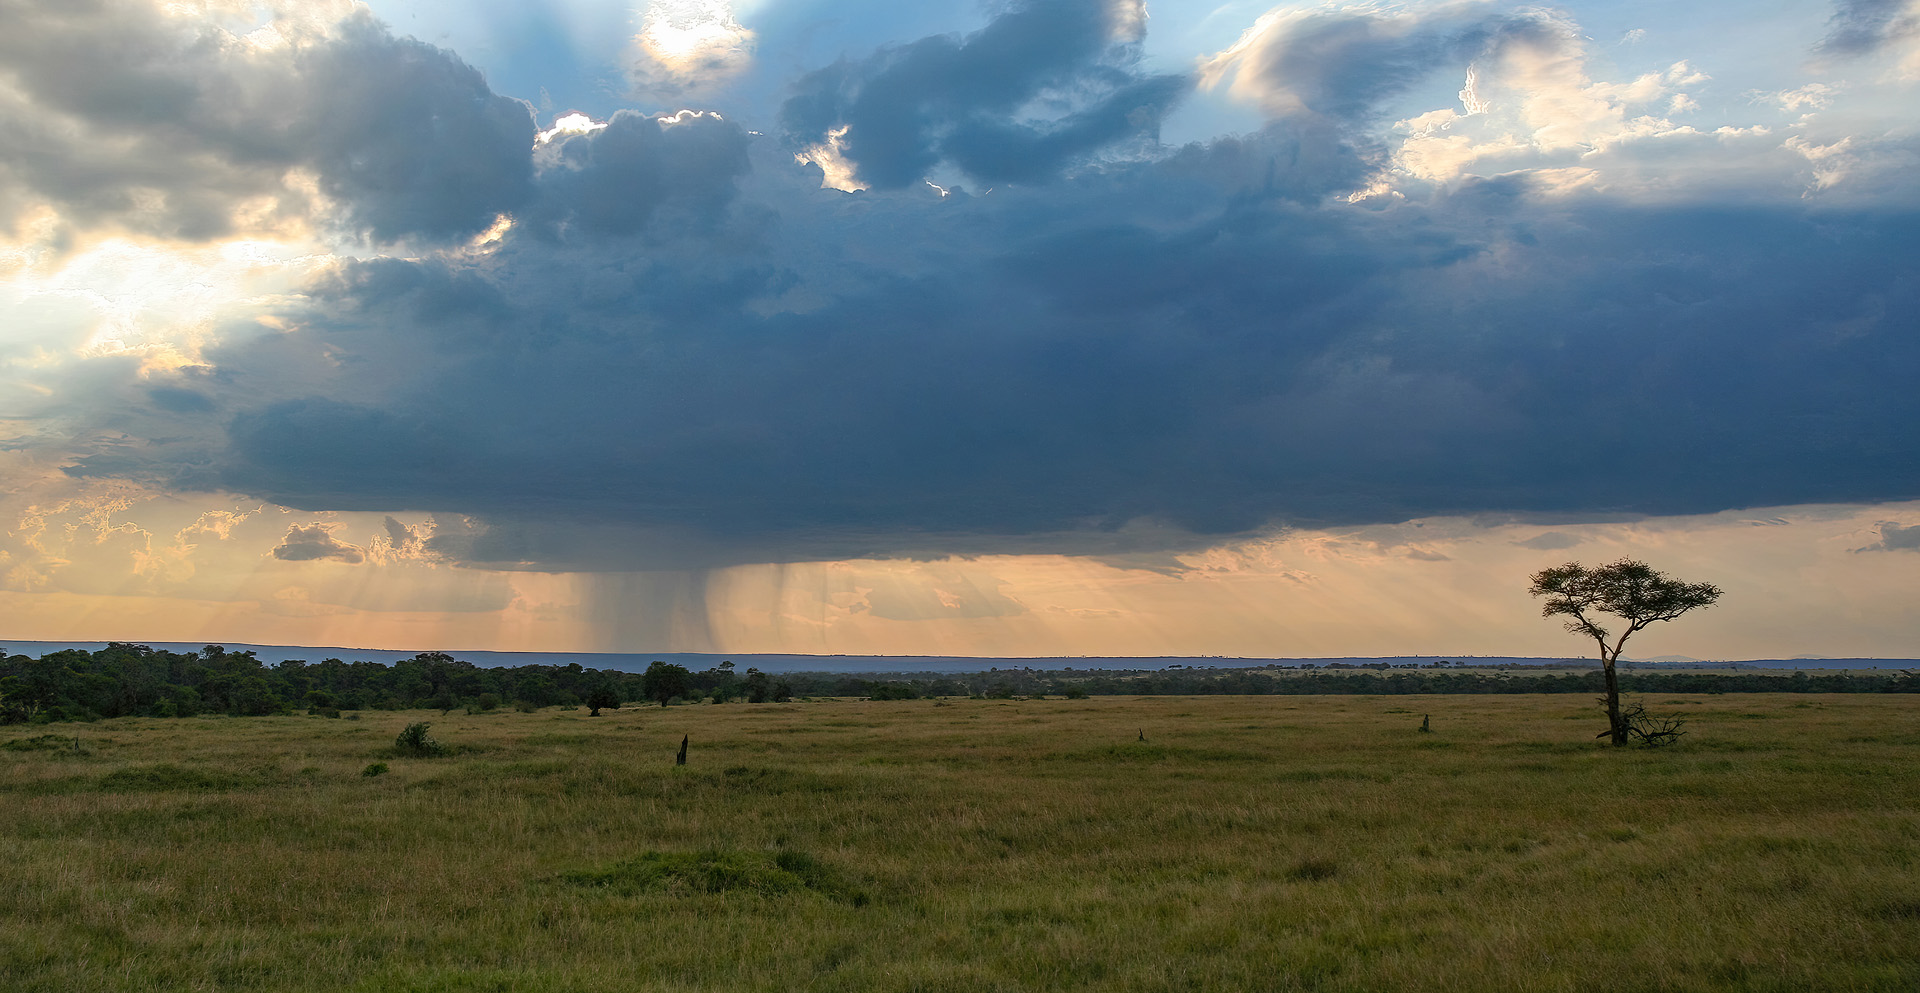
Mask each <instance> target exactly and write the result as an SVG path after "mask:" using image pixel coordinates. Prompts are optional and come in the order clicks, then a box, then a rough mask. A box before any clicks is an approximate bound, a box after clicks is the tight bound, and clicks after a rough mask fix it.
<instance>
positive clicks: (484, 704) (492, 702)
mask: <svg viewBox="0 0 1920 993" xmlns="http://www.w3.org/2000/svg"><path fill="white" fill-rule="evenodd" d="M477 702H478V703H479V704H480V710H481V712H482V713H485V712H486V711H489V710H499V709H500V694H498V693H482V694H480V699H479V700H478V701H477Z"/></svg>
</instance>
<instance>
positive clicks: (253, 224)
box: [0, 0, 533, 242]
mask: <svg viewBox="0 0 1920 993" xmlns="http://www.w3.org/2000/svg"><path fill="white" fill-rule="evenodd" d="M321 6H322V7H323V8H325V6H326V5H321ZM16 13H17V14H19V15H20V16H19V18H18V19H17V20H14V21H13V22H12V23H11V24H10V26H9V31H8V37H9V41H8V42H7V43H5V44H0V69H4V70H5V77H6V79H5V82H3V83H0V126H4V127H5V128H6V130H7V131H8V133H9V134H10V135H12V136H13V137H12V138H11V139H10V140H9V143H8V145H9V150H8V152H7V153H6V154H5V156H4V158H0V224H4V225H5V226H6V227H8V228H14V229H16V230H17V229H18V227H19V225H20V224H21V223H22V221H23V220H25V219H26V218H28V217H30V216H32V215H33V212H34V211H35V210H37V209H41V208H47V209H51V210H53V211H55V212H56V214H57V215H58V217H59V219H60V223H61V224H63V225H65V226H66V227H67V228H68V229H69V230H70V231H74V232H81V231H88V230H93V229H104V230H112V231H131V232H135V233H140V234H146V235H158V236H163V237H169V238H183V239H190V240H208V239H215V238H222V237H227V236H230V235H233V234H238V233H247V234H258V233H275V232H278V233H286V232H288V231H297V230H300V229H302V228H304V227H305V226H306V225H307V224H308V223H310V222H313V221H317V222H319V223H320V224H322V225H336V224H337V225H341V226H344V227H345V228H347V229H350V230H352V231H355V232H358V233H362V234H365V235H366V236H369V237H371V238H373V239H375V240H376V241H380V242H393V241H397V240H400V239H405V238H420V239H425V240H427V241H445V240H450V239H457V238H464V237H466V236H469V235H471V234H473V233H475V232H477V231H480V230H482V229H484V228H486V227H487V226H488V225H489V224H490V223H492V221H493V218H494V216H495V215H496V214H497V213H499V212H500V211H504V210H511V209H513V208H514V207H516V206H518V205H519V204H521V203H523V202H525V201H526V200H527V199H528V198H529V197H530V196H531V195H532V173H533V170H532V162H531V157H530V152H529V149H530V147H531V145H532V142H533V119H532V114H531V112H530V110H529V109H528V108H527V106H526V105H525V104H524V103H522V102H520V101H517V100H512V99H509V98H506V97H502V96H499V95H497V94H494V93H492V92H491V91H490V90H489V89H488V88H487V86H486V83H485V81H484V80H483V79H482V78H481V76H480V73H479V72H478V71H477V70H475V69H474V68H472V67H471V66H468V65H466V64H465V63H463V62H461V61H460V60H459V59H458V58H456V57H455V56H453V55H452V54H451V53H449V52H446V51H444V50H442V49H438V48H434V47H433V46H431V45H427V44H424V43H422V42H419V41H415V40H413V39H406V38H395V37H394V36H393V35H391V34H390V33H389V32H388V31H387V29H386V28H385V27H384V26H382V25H380V24H379V23H377V22H375V21H374V20H372V19H371V17H370V16H368V15H367V14H366V13H365V12H364V11H354V12H350V13H344V15H343V16H341V17H340V18H339V19H338V20H329V19H326V18H319V19H313V18H300V17H297V16H295V15H294V14H293V13H292V12H290V11H288V10H282V11H279V12H278V13H279V15H280V16H278V17H277V18H276V19H275V20H273V21H272V22H271V23H269V24H268V25H267V26H265V27H262V28H260V29H257V30H255V31H253V32H251V33H249V34H245V35H236V34H233V33H231V32H229V31H226V30H223V29H222V28H221V27H220V26H219V25H218V23H217V22H213V21H209V20H205V19H200V18H196V17H193V16H190V13H191V12H190V11H187V10H186V9H184V8H181V9H178V10H176V9H173V8H161V7H159V6H158V5H155V4H151V3H144V2H139V0H85V2H78V3H71V4H67V3H62V4H42V5H33V6H32V8H31V9H30V10H27V11H17V12H16ZM103 53H111V54H110V55H107V54H103Z"/></svg>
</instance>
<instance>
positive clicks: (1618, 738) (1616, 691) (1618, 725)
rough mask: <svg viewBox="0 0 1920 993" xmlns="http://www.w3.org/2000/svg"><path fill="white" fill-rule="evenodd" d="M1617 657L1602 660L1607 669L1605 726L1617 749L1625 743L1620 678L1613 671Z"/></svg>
mask: <svg viewBox="0 0 1920 993" xmlns="http://www.w3.org/2000/svg"><path fill="white" fill-rule="evenodd" d="M1614 658H1618V656H1617V655H1616V656H1613V657H1611V658H1606V659H1604V661H1605V663H1606V667H1607V726H1608V727H1610V728H1612V729H1613V744H1614V746H1615V747H1619V746H1621V745H1624V744H1626V743H1627V725H1626V722H1624V721H1622V720H1621V719H1620V677H1619V676H1618V675H1616V674H1615V673H1614V671H1613V660H1614Z"/></svg>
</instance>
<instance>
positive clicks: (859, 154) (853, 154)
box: [781, 0, 1190, 190]
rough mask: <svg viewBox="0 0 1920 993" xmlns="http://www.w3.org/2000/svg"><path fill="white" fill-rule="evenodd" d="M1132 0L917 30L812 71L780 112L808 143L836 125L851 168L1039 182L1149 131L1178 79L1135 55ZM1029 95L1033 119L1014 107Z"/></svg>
mask: <svg viewBox="0 0 1920 993" xmlns="http://www.w3.org/2000/svg"><path fill="white" fill-rule="evenodd" d="M1141 18H1144V11H1143V9H1142V8H1141V7H1140V6H1139V4H1138V3H1137V2H1134V0H1027V2H1024V3H1018V4H1015V5H1014V6H1013V8H1012V9H1011V10H1009V11H1007V12H1006V13H1003V14H1001V15H1000V16H999V17H996V18H995V19H994V20H993V22H992V23H990V24H989V25H987V27H985V28H983V29H982V30H980V31H978V32H976V33H974V34H972V35H969V36H967V37H966V38H955V37H950V36H945V35H936V36H933V37H928V38H922V39H920V40H919V41H916V42H914V43H912V44H909V45H903V46H900V47H897V48H888V49H884V50H882V51H880V52H877V53H875V54H873V55H871V56H868V57H866V58H864V59H861V60H858V61H846V60H843V61H841V62H839V63H837V64H835V65H832V66H829V67H827V68H825V69H821V70H818V71H816V72H813V73H810V74H808V75H807V76H805V77H804V78H802V79H801V80H800V81H799V82H798V83H797V84H796V85H795V87H794V90H795V92H794V94H793V96H792V97H791V98H789V99H788V101H787V103H786V105H785V107H784V109H783V110H782V112H781V122H782V124H783V126H784V127H785V128H786V130H787V133H788V136H789V138H791V139H792V140H793V141H795V142H797V143H799V144H801V145H816V144H819V143H821V142H824V141H826V140H828V137H829V135H830V134H831V133H833V132H835V131H837V130H839V129H841V128H845V129H847V130H846V134H845V135H844V137H843V139H842V140H843V154H844V155H845V156H846V158H847V159H848V160H850V161H851V162H852V163H853V164H854V166H855V169H856V171H857V173H858V176H859V178H860V180H861V181H862V182H863V183H866V184H868V185H870V186H872V187H873V188H875V189H883V190H884V189H899V188H901V187H905V186H909V185H914V184H917V183H919V182H920V181H921V180H923V179H925V178H926V177H927V176H928V175H929V174H930V173H931V172H933V170H934V169H935V168H936V167H937V166H939V165H940V163H941V162H943V161H944V162H949V163H952V164H953V165H955V166H958V167H959V168H960V169H962V170H964V171H965V172H966V173H967V174H969V175H970V176H972V177H974V178H975V179H977V180H979V181H981V182H983V183H988V184H992V183H1005V182H1037V181H1041V180H1045V179H1049V178H1052V177H1054V176H1056V175H1058V173H1059V172H1060V170H1061V169H1062V168H1063V167H1064V166H1066V165H1067V164H1069V163H1071V162H1074V161H1076V160H1078V159H1080V158H1082V157H1084V156H1087V155H1089V154H1091V153H1093V152H1096V151H1098V150H1100V149H1102V148H1104V147H1106V146H1108V145H1111V144H1113V143H1115V142H1119V141H1122V140H1124V139H1127V138H1131V137H1142V136H1152V135H1155V134H1157V133H1158V129H1159V124H1160V119H1161V118H1162V117H1163V116H1165V114H1166V112H1167V110H1168V109H1169V108H1171V107H1172V105H1173V104H1174V102H1175V101H1177V100H1178V99H1179V98H1180V96H1181V95H1183V94H1184V93H1185V92H1186V90H1187V88H1188V87H1189V85H1190V83H1189V81H1188V80H1187V79H1186V78H1185V77H1183V76H1174V75H1148V74H1143V73H1141V72H1139V71H1138V70H1137V68H1135V65H1134V64H1135V63H1136V62H1137V60H1138V53H1137V51H1135V50H1134V46H1133V45H1132V44H1131V43H1132V42H1135V41H1137V40H1138V39H1137V38H1134V37H1132V34H1131V24H1132V23H1133V22H1134V21H1135V20H1136V19H1141ZM1036 102H1037V103H1039V104H1041V105H1043V106H1045V107H1047V108H1049V109H1050V110H1051V111H1052V115H1051V116H1050V117H1047V118H1046V119H1044V120H1034V119H1029V118H1027V117H1025V116H1023V112H1025V111H1027V110H1028V108H1029V105H1032V104H1035V103H1036Z"/></svg>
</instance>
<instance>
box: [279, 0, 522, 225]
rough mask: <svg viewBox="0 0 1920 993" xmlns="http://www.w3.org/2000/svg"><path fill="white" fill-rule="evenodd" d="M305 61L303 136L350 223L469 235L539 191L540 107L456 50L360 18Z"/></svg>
mask: <svg viewBox="0 0 1920 993" xmlns="http://www.w3.org/2000/svg"><path fill="white" fill-rule="evenodd" d="M303 61H304V65H302V67H301V68H302V69H303V70H304V71H303V72H302V73H301V83H302V87H303V90H304V91H305V92H304V96H305V97H306V100H307V103H306V104H305V105H304V106H303V107H301V108H299V110H298V111H297V114H298V118H297V119H298V121H299V124H298V125H296V126H295V127H294V128H293V129H292V131H293V140H294V142H295V145H296V147H297V148H298V149H299V150H300V153H301V154H302V155H303V156H304V157H306V159H307V161H309V162H311V163H312V165H313V167H314V168H315V169H316V170H317V171H318V172H319V175H320V183H321V189H322V190H323V191H325V192H326V193H327V194H328V195H329V196H331V197H334V198H336V199H338V200H340V201H341V202H343V203H345V204H346V205H347V211H346V215H347V216H346V218H345V220H346V222H347V223H348V224H349V225H350V226H352V227H355V228H357V229H360V230H364V231H365V232H366V233H368V234H370V235H371V236H372V237H373V238H374V239H375V240H377V241H395V240H398V239H400V238H404V237H408V236H424V237H426V238H430V239H451V238H459V237H464V236H467V235H471V234H474V233H476V232H478V231H480V230H482V229H484V228H485V227H487V225H489V224H491V223H492V222H493V218H494V215H495V214H497V213H499V212H501V211H509V210H512V209H514V208H516V207H518V206H520V205H521V204H522V203H524V202H526V201H527V200H528V199H529V198H530V197H531V196H532V194H533V163H532V157H531V154H530V149H531V148H532V146H533V136H534V122H533V115H532V112H531V111H530V110H529V108H528V107H527V105H526V104H524V103H522V102H520V101H518V100H513V99H509V98H507V97H503V96H499V95H497V94H495V93H494V92H493V91H492V90H490V89H488V88H487V83H486V80H484V79H482V78H481V76H480V72H479V70H477V69H474V68H473V67H472V66H469V65H467V64H465V63H464V62H461V61H460V60H459V59H458V58H455V57H454V56H453V55H452V54H451V53H449V52H446V51H443V50H441V49H438V48H434V47H433V46H431V45H428V44H425V43H423V42H419V41H415V40H413V39H411V38H395V37H393V36H392V35H390V34H388V33H387V30H386V28H385V27H384V26H381V25H379V24H377V23H374V22H373V21H371V20H369V19H366V18H364V17H361V18H355V19H353V20H350V21H348V22H347V23H346V25H345V26H344V31H343V33H342V36H341V37H340V38H339V39H337V40H335V41H333V42H332V43H330V44H327V45H324V46H320V47H318V48H317V49H316V50H314V51H313V52H312V53H310V54H309V55H308V56H307V58H306V59H305V60H303Z"/></svg>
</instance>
